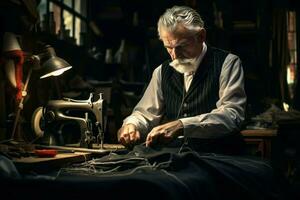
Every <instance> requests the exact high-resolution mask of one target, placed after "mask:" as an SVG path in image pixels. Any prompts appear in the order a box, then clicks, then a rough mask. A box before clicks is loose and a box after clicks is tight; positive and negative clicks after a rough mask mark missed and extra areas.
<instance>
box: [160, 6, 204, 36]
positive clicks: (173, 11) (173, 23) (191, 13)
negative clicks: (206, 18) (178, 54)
mask: <svg viewBox="0 0 300 200" xmlns="http://www.w3.org/2000/svg"><path fill="white" fill-rule="evenodd" d="M177 25H183V26H184V27H185V28H186V29H188V30H189V31H191V32H192V33H193V32H195V33H196V32H198V31H199V30H201V29H203V28H204V22H203V20H202V18H201V16H200V15H199V13H197V12H196V11H195V10H194V9H192V8H190V7H187V6H174V7H172V8H169V9H167V10H166V11H165V13H164V14H163V15H161V16H160V18H159V20H158V23H157V30H158V36H159V38H160V31H161V30H162V29H164V30H168V31H170V32H173V31H175V30H176V28H177Z"/></svg>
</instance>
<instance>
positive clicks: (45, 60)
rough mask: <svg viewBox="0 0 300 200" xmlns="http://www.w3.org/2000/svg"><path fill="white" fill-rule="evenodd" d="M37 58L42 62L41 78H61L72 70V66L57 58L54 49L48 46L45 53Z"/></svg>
mask: <svg viewBox="0 0 300 200" xmlns="http://www.w3.org/2000/svg"><path fill="white" fill-rule="evenodd" d="M37 58H38V60H39V62H40V67H41V68H40V70H39V71H40V78H41V79H43V78H46V77H49V76H59V75H61V74H62V73H64V72H65V71H67V70H69V69H71V68H72V66H71V65H70V64H69V63H68V62H67V61H65V60H63V59H61V58H59V57H57V56H56V53H55V51H54V49H53V48H52V47H51V46H49V45H47V46H46V48H45V51H44V52H43V53H41V54H39V55H37Z"/></svg>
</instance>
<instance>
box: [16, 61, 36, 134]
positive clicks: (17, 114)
mask: <svg viewBox="0 0 300 200" xmlns="http://www.w3.org/2000/svg"><path fill="white" fill-rule="evenodd" d="M31 74H32V68H31V67H30V69H29V71H28V74H27V77H26V81H25V85H24V87H23V90H22V98H21V99H20V102H19V105H18V108H17V113H16V117H15V121H14V126H13V131H12V134H11V139H12V140H13V139H14V137H15V134H16V130H17V126H18V123H19V118H20V114H21V110H23V102H24V99H25V97H26V96H27V87H28V84H29V80H30V77H31Z"/></svg>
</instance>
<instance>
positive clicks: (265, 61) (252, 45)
mask: <svg viewBox="0 0 300 200" xmlns="http://www.w3.org/2000/svg"><path fill="white" fill-rule="evenodd" d="M173 5H187V6H190V7H192V8H194V9H196V10H197V11H199V13H200V15H201V16H202V18H203V20H204V22H205V28H206V30H207V44H209V45H212V46H216V47H219V48H222V49H225V50H228V51H230V52H232V53H234V54H236V55H238V56H239V57H240V58H241V59H242V63H243V68H244V72H245V90H246V93H247V97H248V102H247V109H246V120H245V122H244V125H243V128H245V129H251V128H254V129H259V128H278V129H277V130H278V132H281V133H283V132H284V133H286V135H284V137H283V138H280V139H286V140H284V142H285V143H284V145H283V146H284V148H285V149H286V151H285V152H284V153H282V152H280V151H281V150H282V148H277V149H275V150H274V151H273V154H275V153H278V155H279V154H280V155H284V156H290V157H289V159H287V160H288V162H289V163H288V164H287V165H290V162H291V163H292V164H293V167H289V168H288V169H292V170H290V171H289V172H287V173H288V174H289V175H290V176H291V177H292V179H297V180H298V182H297V181H294V180H293V181H294V182H296V183H297V184H298V185H299V182H300V178H299V177H300V176H299V169H300V162H299V148H298V147H297V141H298V139H299V134H298V132H299V129H300V125H299V121H300V120H299V112H298V111H299V109H300V100H299V98H300V96H299V95H300V86H299V57H300V56H299V47H300V46H299V41H300V40H299V38H300V35H299V30H298V29H299V27H300V25H299V22H300V17H299V16H300V15H299V13H300V12H299V8H300V5H299V1H297V0H251V1H240V0H151V1H142V0H100V1H99V0H26V1H24V0H6V1H0V48H1V59H0V141H2V140H5V139H8V138H10V137H11V134H12V129H13V124H14V120H15V116H16V110H17V107H18V106H17V102H18V101H17V98H18V92H20V91H19V90H18V89H20V87H22V85H21V86H20V83H22V82H23V83H24V82H25V79H26V76H27V75H28V73H29V71H30V70H29V69H32V68H31V66H30V64H28V63H26V62H24V65H23V68H22V69H20V68H18V67H19V65H17V63H20V62H21V61H20V59H19V57H13V59H14V62H15V64H16V65H15V68H13V69H12V68H8V67H6V65H5V63H4V59H3V58H4V56H5V55H6V54H5V51H6V46H5V45H4V44H6V40H5V34H6V33H13V34H15V35H16V36H17V38H18V41H19V43H20V49H21V50H22V51H23V52H26V53H28V54H35V53H37V52H39V51H40V48H41V46H44V45H45V44H48V45H51V46H52V47H53V48H54V49H55V51H56V54H57V56H59V57H60V58H63V59H64V60H66V61H67V62H68V63H70V65H72V69H71V70H68V71H66V72H65V73H64V74H62V75H61V76H57V77H49V78H46V79H39V73H38V72H37V71H35V70H33V72H32V74H31V79H30V81H29V83H28V89H27V95H25V96H24V102H23V107H22V110H21V115H20V119H19V121H20V127H18V128H19V130H18V133H19V134H20V135H19V137H22V139H23V140H25V141H29V142H32V141H34V140H35V138H36V135H35V134H36V133H34V131H33V128H32V120H33V119H32V116H33V113H35V111H36V109H37V108H39V107H42V106H45V105H46V104H47V102H48V101H49V100H56V99H62V98H63V97H67V98H71V99H76V100H85V99H88V98H89V95H90V93H94V94H97V93H100V92H101V93H103V98H104V99H105V101H107V103H108V110H107V114H106V115H107V119H108V120H107V127H106V130H105V142H106V143H112V144H113V143H117V138H116V133H117V130H118V128H119V127H120V126H121V124H122V120H123V119H124V118H125V117H126V116H128V115H129V114H130V113H131V111H132V109H133V107H134V106H135V104H136V103H137V102H138V100H139V99H140V97H141V95H142V94H143V91H144V89H145V87H146V86H147V84H148V82H149V80H150V78H151V75H152V72H153V70H154V69H155V68H156V67H157V66H158V65H159V64H161V63H162V62H163V61H164V60H165V59H167V58H168V54H167V52H166V50H165V49H164V47H163V45H162V43H161V41H159V40H158V37H157V31H156V23H157V20H158V18H159V16H160V15H161V14H162V13H163V12H164V11H165V9H166V8H169V7H172V6H173ZM18 83H19V85H18ZM264 114H269V115H264ZM266 116H267V117H270V119H269V118H268V120H265V121H264V122H267V123H262V122H263V120H261V121H259V120H257V119H262V118H263V117H266ZM280 118H283V119H284V120H286V119H287V120H288V121H289V120H290V121H292V123H278V124H277V122H279V120H280ZM253 119H256V120H253ZM284 120H283V121H284ZM63 131H65V132H66V133H65V134H66V135H67V136H66V137H70V138H69V140H70V141H71V140H72V139H73V137H75V136H78V135H79V130H77V128H76V127H75V128H74V127H72V126H66V127H65V128H64V129H63ZM70 133H72V134H70ZM281 136H282V135H281ZM281 136H280V137H281ZM78 137H80V136H78ZM282 160H285V159H281V160H280V161H278V162H282ZM281 164H282V163H281ZM297 172H298V173H297ZM295 174H298V175H295Z"/></svg>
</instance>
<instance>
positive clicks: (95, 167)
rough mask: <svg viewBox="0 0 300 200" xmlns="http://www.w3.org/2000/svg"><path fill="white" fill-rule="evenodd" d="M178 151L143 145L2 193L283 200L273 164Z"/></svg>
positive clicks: (10, 185) (10, 184)
mask: <svg viewBox="0 0 300 200" xmlns="http://www.w3.org/2000/svg"><path fill="white" fill-rule="evenodd" d="M173 145H175V144H173ZM175 146H176V145H175ZM175 146H169V147H161V148H160V147H157V148H155V149H153V148H147V147H145V146H142V145H138V146H135V147H134V149H133V150H132V151H130V152H128V153H125V154H116V153H111V154H109V155H107V156H104V157H102V158H99V159H93V160H91V161H88V162H86V163H81V164H75V165H72V166H71V167H67V168H64V169H61V170H60V171H59V173H57V174H54V175H53V178H52V179H51V178H49V176H48V177H43V176H40V177H37V176H32V177H31V178H26V179H22V180H18V181H16V180H6V181H5V182H1V181H0V183H2V184H3V185H2V184H1V186H2V187H1V188H2V189H4V190H3V191H5V193H6V197H8V198H9V199H18V198H20V197H23V198H25V197H26V198H30V199H40V198H41V197H43V199H58V198H59V199H63V198H67V199H72V198H74V197H75V199H81V198H83V199H87V198H95V197H96V198H97V197H99V198H101V197H104V196H105V197H106V198H109V199H115V198H122V199H129V198H130V199H203V200H208V199H209V200H220V199H231V200H240V199H243V200H250V199H251V200H252V199H253V200H254V199H255V200H258V199H268V200H271V199H278V197H279V196H278V195H279V192H278V191H279V190H278V188H277V187H276V185H275V184H276V180H274V176H273V170H272V168H271V167H270V165H269V164H268V163H267V162H265V161H262V160H258V159H253V158H246V157H238V156H225V155H221V154H213V153H200V152H196V151H193V150H192V149H191V148H190V147H189V146H185V145H183V146H181V147H175ZM116 167H117V168H116ZM95 195H96V196H95Z"/></svg>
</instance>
